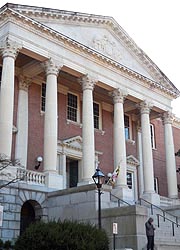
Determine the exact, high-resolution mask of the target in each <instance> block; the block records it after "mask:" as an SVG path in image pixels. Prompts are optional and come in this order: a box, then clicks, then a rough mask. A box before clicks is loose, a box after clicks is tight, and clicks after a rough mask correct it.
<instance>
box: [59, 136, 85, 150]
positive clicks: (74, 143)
mask: <svg viewBox="0 0 180 250" xmlns="http://www.w3.org/2000/svg"><path fill="white" fill-rule="evenodd" d="M62 143H63V145H64V146H66V147H70V148H74V149H79V150H81V149H82V137H81V136H79V135H78V136H74V137H71V138H68V139H65V140H63V141H62Z"/></svg>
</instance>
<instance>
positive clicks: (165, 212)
mask: <svg viewBox="0 0 180 250" xmlns="http://www.w3.org/2000/svg"><path fill="white" fill-rule="evenodd" d="M139 201H140V205H141V204H142V203H141V201H144V202H146V203H148V204H150V205H151V214H152V215H153V207H155V208H157V209H159V210H160V211H161V212H162V213H163V216H162V217H163V218H164V221H165V220H166V218H167V217H166V216H165V215H166V214H168V215H169V216H172V217H174V218H175V219H176V222H174V223H176V224H178V217H177V216H175V215H174V214H171V213H168V212H167V211H165V210H163V209H162V208H160V207H158V206H156V205H154V204H152V203H151V202H149V201H147V200H144V199H143V198H140V199H139Z"/></svg>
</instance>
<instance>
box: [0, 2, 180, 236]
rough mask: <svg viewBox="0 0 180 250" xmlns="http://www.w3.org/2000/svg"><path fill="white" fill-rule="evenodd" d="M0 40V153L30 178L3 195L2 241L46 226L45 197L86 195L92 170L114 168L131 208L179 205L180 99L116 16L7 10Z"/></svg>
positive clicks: (0, 12) (118, 191)
mask: <svg viewBox="0 0 180 250" xmlns="http://www.w3.org/2000/svg"><path fill="white" fill-rule="evenodd" d="M0 41H1V57H0V70H1V74H0V75H1V90H0V153H1V154H4V155H6V156H7V157H9V158H12V159H19V160H20V162H21V164H22V166H23V168H21V169H18V170H17V171H18V174H20V173H21V174H24V173H25V176H26V178H25V179H24V180H23V181H19V182H18V183H15V184H11V185H9V186H7V187H6V188H3V189H1V193H0V199H1V205H2V206H3V208H4V214H3V223H2V230H1V237H2V238H3V239H11V238H15V237H16V236H17V235H18V234H19V233H20V230H21V231H23V230H24V227H25V226H24V225H27V224H28V220H30V221H31V220H34V219H36V218H38V216H41V218H42V217H44V218H48V216H49V214H48V213H49V212H48V211H49V209H50V207H51V205H47V204H48V195H47V194H49V193H51V192H53V191H56V190H67V189H68V190H69V188H75V187H77V190H78V188H80V187H82V186H86V187H87V186H88V185H89V187H91V184H92V175H93V173H94V172H95V169H96V167H97V166H99V167H100V168H101V170H102V171H103V172H104V173H105V174H107V173H109V172H111V173H112V172H113V171H114V170H115V169H116V168H117V166H120V173H119V175H118V178H117V180H116V183H115V186H114V187H113V188H112V192H113V193H114V194H115V195H117V196H118V197H119V198H121V199H122V200H125V201H128V202H130V203H131V204H133V203H134V202H136V201H137V200H138V199H139V198H140V197H142V198H144V199H146V200H147V201H149V202H151V203H153V204H156V205H160V204H161V200H162V197H168V198H169V200H171V201H172V202H173V201H177V200H178V189H177V185H178V183H179V177H178V176H177V173H176V168H177V166H178V165H180V160H179V159H178V157H175V152H177V151H178V150H179V148H180V132H179V131H180V130H179V129H180V120H179V119H178V118H177V117H175V116H174V115H173V110H172V107H171V103H172V101H173V99H175V98H177V97H178V96H179V95H180V92H179V90H178V89H177V88H176V87H175V86H174V85H173V83H172V82H171V81H170V80H169V79H168V78H167V77H166V76H165V74H164V73H162V71H161V70H160V69H159V68H158V66H157V65H156V64H155V63H154V62H152V60H151V59H150V58H149V57H148V56H147V55H146V54H145V52H143V51H142V50H141V49H140V48H139V47H138V46H137V45H136V43H135V42H134V41H133V40H132V39H131V38H130V37H129V36H128V34H127V33H126V32H125V31H124V30H123V29H122V28H121V26H120V25H119V24H118V23H117V22H116V21H115V20H114V19H113V18H112V17H104V16H97V15H90V14H83V13H75V12H69V11H61V10H55V9H46V8H40V7H32V6H24V5H16V4H6V5H4V6H3V7H1V9H0ZM38 157H40V158H38ZM38 159H40V160H42V162H40V164H39V162H38ZM5 171H7V172H6V173H5V174H3V175H1V182H2V183H4V182H6V181H7V174H8V177H9V176H10V177H12V178H13V175H14V174H15V175H16V172H14V168H13V171H12V172H11V170H9V169H6V170H5ZM73 190H75V189H73ZM51 194H52V193H51ZM51 194H49V195H50V196H51ZM27 213H28V218H27V216H26V214H27ZM8 223H9V224H8ZM10 224H11V227H10V226H9V225H10Z"/></svg>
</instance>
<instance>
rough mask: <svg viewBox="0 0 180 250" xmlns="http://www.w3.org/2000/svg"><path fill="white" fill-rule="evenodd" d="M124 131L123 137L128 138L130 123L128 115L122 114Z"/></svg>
mask: <svg viewBox="0 0 180 250" xmlns="http://www.w3.org/2000/svg"><path fill="white" fill-rule="evenodd" d="M124 132H125V139H126V140H127V139H130V125H129V116H127V115H124Z"/></svg>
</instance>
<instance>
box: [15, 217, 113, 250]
mask: <svg viewBox="0 0 180 250" xmlns="http://www.w3.org/2000/svg"><path fill="white" fill-rule="evenodd" d="M24 249H26V250H32V249H33V250H108V249H109V241H108V237H107V234H106V232H105V231H104V230H102V229H101V230H99V229H97V228H96V227H95V226H93V225H91V224H85V223H78V222H71V221H64V222H55V221H53V222H48V223H45V222H37V223H35V224H31V225H30V226H29V227H28V228H27V229H26V231H25V232H24V233H23V234H22V235H21V236H19V238H18V239H17V241H16V242H15V250H24Z"/></svg>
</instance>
